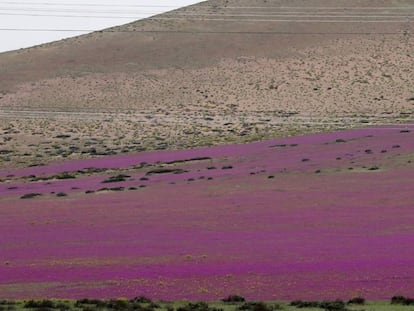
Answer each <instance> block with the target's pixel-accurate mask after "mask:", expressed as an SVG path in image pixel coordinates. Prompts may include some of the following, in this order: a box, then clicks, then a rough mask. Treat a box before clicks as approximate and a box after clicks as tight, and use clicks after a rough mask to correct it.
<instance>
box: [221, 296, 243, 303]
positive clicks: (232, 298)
mask: <svg viewBox="0 0 414 311" xmlns="http://www.w3.org/2000/svg"><path fill="white" fill-rule="evenodd" d="M221 301H223V302H245V301H246V299H245V298H244V297H242V296H239V295H230V296H228V297H226V298H224V299H222V300H221Z"/></svg>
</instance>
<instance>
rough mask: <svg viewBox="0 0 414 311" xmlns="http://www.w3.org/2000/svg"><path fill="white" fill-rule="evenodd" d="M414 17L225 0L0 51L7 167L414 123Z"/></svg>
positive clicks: (406, 6)
mask: <svg viewBox="0 0 414 311" xmlns="http://www.w3.org/2000/svg"><path fill="white" fill-rule="evenodd" d="M413 19H414V6H413V5H412V3H411V2H410V1H379V0H377V1H370V2H369V3H367V1H356V0H355V1H346V2H345V1H320V0H312V1H272V2H268V1H264V0H256V1H254V0H253V1H247V0H245V1H224V0H223V1H219V0H217V1H209V2H204V3H201V4H199V5H196V6H191V7H188V8H185V9H181V10H178V11H175V12H172V13H169V14H164V15H161V16H158V17H155V18H153V19H149V20H146V21H142V22H137V23H132V24H130V25H126V26H122V27H120V28H114V29H112V30H111V31H113V32H103V33H94V34H90V35H87V36H83V37H78V38H75V39H71V40H65V41H62V42H57V43H53V44H48V45H44V46H40V47H35V48H32V49H27V50H22V51H17V52H13V53H4V54H0V133H2V136H1V138H0V166H1V167H5V166H10V165H12V166H26V165H36V164H41V163H47V162H50V161H53V160H58V159H61V158H66V157H69V158H79V157H90V156H94V155H100V154H110V153H120V152H133V151H140V150H146V149H173V148H187V147H194V146H202V145H211V144H223V143H227V142H244V141H252V140H258V139H265V138H271V137H277V136H286V135H292V134H298V133H305V132H316V131H326V130H333V129H338V128H350V127H360V126H366V125H369V124H382V123H394V122H409V121H410V120H411V118H412V115H413V112H414V82H413V81H414V62H413V57H414V53H413V51H414V38H413V29H414V26H413V24H414V23H413ZM118 31H122V32H118ZM58 135H67V136H65V137H60V138H59V137H57V136H58Z"/></svg>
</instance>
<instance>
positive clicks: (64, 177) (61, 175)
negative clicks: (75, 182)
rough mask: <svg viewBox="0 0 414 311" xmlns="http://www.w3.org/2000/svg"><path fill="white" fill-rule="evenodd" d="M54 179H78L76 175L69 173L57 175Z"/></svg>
mask: <svg viewBox="0 0 414 311" xmlns="http://www.w3.org/2000/svg"><path fill="white" fill-rule="evenodd" d="M53 177H54V178H56V179H74V178H76V176H75V175H72V174H69V173H68V172H63V173H61V174H57V175H55V176H53Z"/></svg>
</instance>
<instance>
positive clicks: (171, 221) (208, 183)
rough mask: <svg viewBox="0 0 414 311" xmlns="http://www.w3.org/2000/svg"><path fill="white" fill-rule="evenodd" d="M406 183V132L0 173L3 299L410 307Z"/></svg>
mask: <svg viewBox="0 0 414 311" xmlns="http://www.w3.org/2000/svg"><path fill="white" fill-rule="evenodd" d="M63 173H65V174H67V175H70V178H56V176H61V174H63ZM59 174H60V175H59ZM413 180H414V125H404V126H402V125H399V126H388V127H380V128H369V129H360V130H350V131H344V132H336V133H328V134H315V135H307V136H301V137H291V138H285V139H277V140H274V141H265V142H256V143H250V144H243V145H232V146H221V147H211V148H203V149H194V150H185V151H161V152H148V153H141V154H135V155H123V156H113V157H104V158H97V159H88V160H78V161H69V162H62V163H54V164H51V165H48V166H40V167H31V168H27V169H20V170H4V171H0V181H1V182H0V228H1V229H0V230H1V232H0V233H1V234H0V250H1V251H0V298H7V299H19V298H83V297H96V298H117V297H133V296H138V295H145V296H148V297H150V298H153V299H168V300H178V299H191V300H198V299H203V300H214V299H219V298H223V297H225V296H227V295H229V294H240V295H243V296H245V297H246V298H248V299H261V300H272V299H273V300H274V299H277V300H293V299H312V300H317V299H335V298H342V299H348V298H351V297H354V296H363V297H365V298H367V299H371V300H382V299H389V298H390V297H391V296H393V295H408V296H409V295H412V289H413V288H414V247H413V245H414V192H413V188H414V187H413V184H414V183H413ZM59 193H60V194H61V195H58V196H57V194H59ZM27 194H36V195H34V196H33V197H30V196H29V198H24V196H25V195H27ZM22 197H23V198H22Z"/></svg>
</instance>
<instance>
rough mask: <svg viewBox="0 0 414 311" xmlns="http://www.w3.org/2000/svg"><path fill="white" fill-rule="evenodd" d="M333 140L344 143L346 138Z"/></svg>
mask: <svg viewBox="0 0 414 311" xmlns="http://www.w3.org/2000/svg"><path fill="white" fill-rule="evenodd" d="M335 142H337V143H345V142H346V140H345V139H342V138H338V139H337V140H335Z"/></svg>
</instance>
